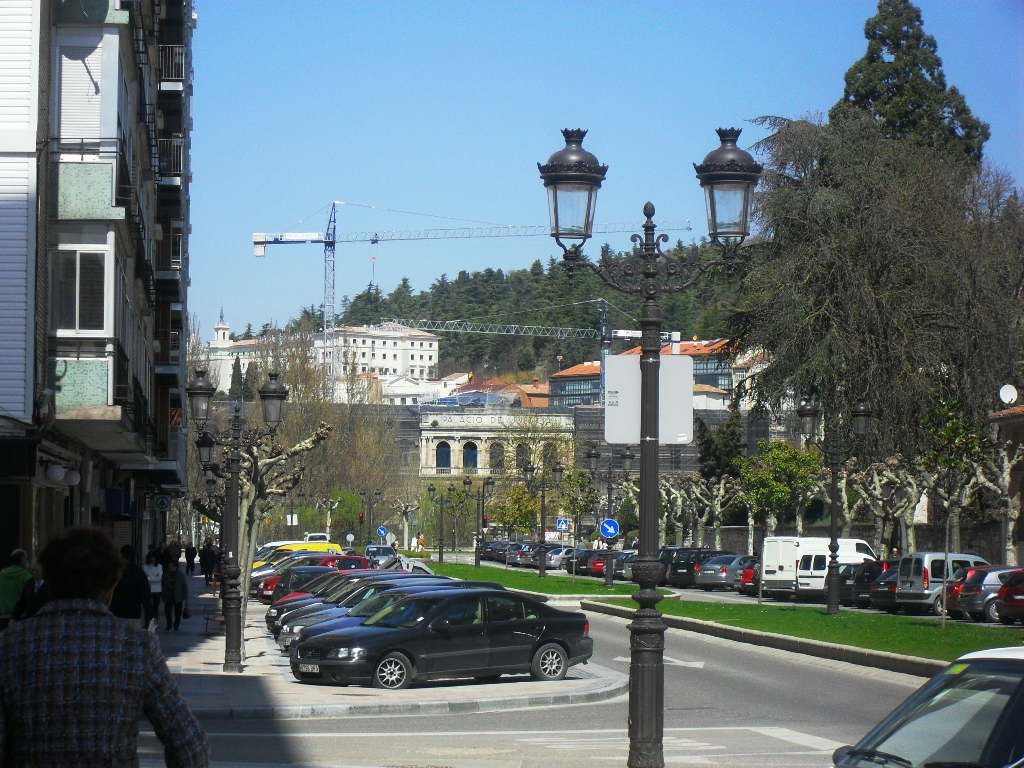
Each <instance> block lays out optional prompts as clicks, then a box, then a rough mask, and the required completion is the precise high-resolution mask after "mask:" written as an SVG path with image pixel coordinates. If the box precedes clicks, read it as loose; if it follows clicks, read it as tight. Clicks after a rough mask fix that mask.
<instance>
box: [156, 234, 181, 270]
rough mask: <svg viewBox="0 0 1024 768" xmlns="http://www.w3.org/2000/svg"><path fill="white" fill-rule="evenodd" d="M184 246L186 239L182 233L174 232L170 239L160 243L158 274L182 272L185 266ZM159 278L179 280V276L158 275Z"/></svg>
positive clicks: (167, 238)
mask: <svg viewBox="0 0 1024 768" xmlns="http://www.w3.org/2000/svg"><path fill="white" fill-rule="evenodd" d="M183 245H184V239H183V238H182V235H181V233H180V232H172V233H171V235H170V237H166V238H164V240H163V241H162V242H161V243H160V254H159V258H158V260H157V264H156V269H157V272H174V273H179V272H181V270H182V267H183V265H184V255H183V253H182V248H183ZM158 277H164V278H166V277H172V278H177V274H175V275H158Z"/></svg>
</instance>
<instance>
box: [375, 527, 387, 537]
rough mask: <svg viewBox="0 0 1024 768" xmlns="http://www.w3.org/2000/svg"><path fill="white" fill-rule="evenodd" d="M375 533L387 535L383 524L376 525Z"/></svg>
mask: <svg viewBox="0 0 1024 768" xmlns="http://www.w3.org/2000/svg"><path fill="white" fill-rule="evenodd" d="M377 535H378V536H387V535H388V529H387V528H385V527H384V526H383V525H380V526H377Z"/></svg>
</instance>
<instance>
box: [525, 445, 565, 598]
mask: <svg viewBox="0 0 1024 768" xmlns="http://www.w3.org/2000/svg"><path fill="white" fill-rule="evenodd" d="M536 472H537V468H536V467H535V466H534V465H533V464H532V463H530V462H527V463H526V465H525V466H523V480H524V481H525V482H526V487H527V489H528V490H529V491H530V493H536V492H537V490H540V526H539V528H540V530H539V532H538V536H537V541H538V544H539V548H538V550H537V578H540V579H543V578H544V577H545V576H547V572H548V569H547V562H548V546H547V511H548V505H547V491H548V490H549V489H551V490H554V489H555V488H556V487H558V486H560V485H561V484H562V475H563V474H564V473H565V467H563V466H562V462H560V461H559V462H555V465H554V466H553V467H552V468H551V474H552V476H553V479H554V485H549V484H548V480H547V477H541V479H540V481H539V482H538V483H536V484H535V483H534V477H535V476H536Z"/></svg>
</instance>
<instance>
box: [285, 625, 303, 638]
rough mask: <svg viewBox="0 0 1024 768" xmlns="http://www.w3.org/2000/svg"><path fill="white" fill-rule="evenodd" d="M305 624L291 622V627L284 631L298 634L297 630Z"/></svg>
mask: <svg viewBox="0 0 1024 768" xmlns="http://www.w3.org/2000/svg"><path fill="white" fill-rule="evenodd" d="M304 626H306V625H305V624H292V626H291V629H286V630H285V631H286V632H291V633H292V634H293V635H297V634H299V631H300V630H301V629H302V628H303V627H304Z"/></svg>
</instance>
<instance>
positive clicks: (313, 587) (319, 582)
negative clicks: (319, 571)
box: [263, 570, 375, 631]
mask: <svg viewBox="0 0 1024 768" xmlns="http://www.w3.org/2000/svg"><path fill="white" fill-rule="evenodd" d="M370 573H375V571H372V570H362V571H335V572H334V573H328V574H324V575H323V576H318V577H317V578H316V579H314V580H313V581H311V582H310V583H309V584H306V585H305V586H304V587H303V588H302V589H301V590H296V591H295V592H292V593H290V594H287V595H284V596H283V597H281V598H278V599H277V600H275V601H274V602H273V603H271V605H270V608H268V609H267V612H266V614H265V615H264V617H263V618H264V620H265V621H266V623H267V629H269V630H271V631H273V629H274V624H275V623H276V622H277V619H278V617H279V616H280V615H281V614H282V613H284V612H285V611H287V610H289V608H291V607H292V606H294V605H298V604H300V603H303V602H305V603H308V602H310V601H312V600H319V599H321V598H322V597H323V596H324V595H327V594H329V593H330V592H333V591H334V590H335V589H337V588H338V585H340V584H343V583H344V582H347V581H349V580H350V579H352V578H354V577H355V576H359V575H363V574H370Z"/></svg>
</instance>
